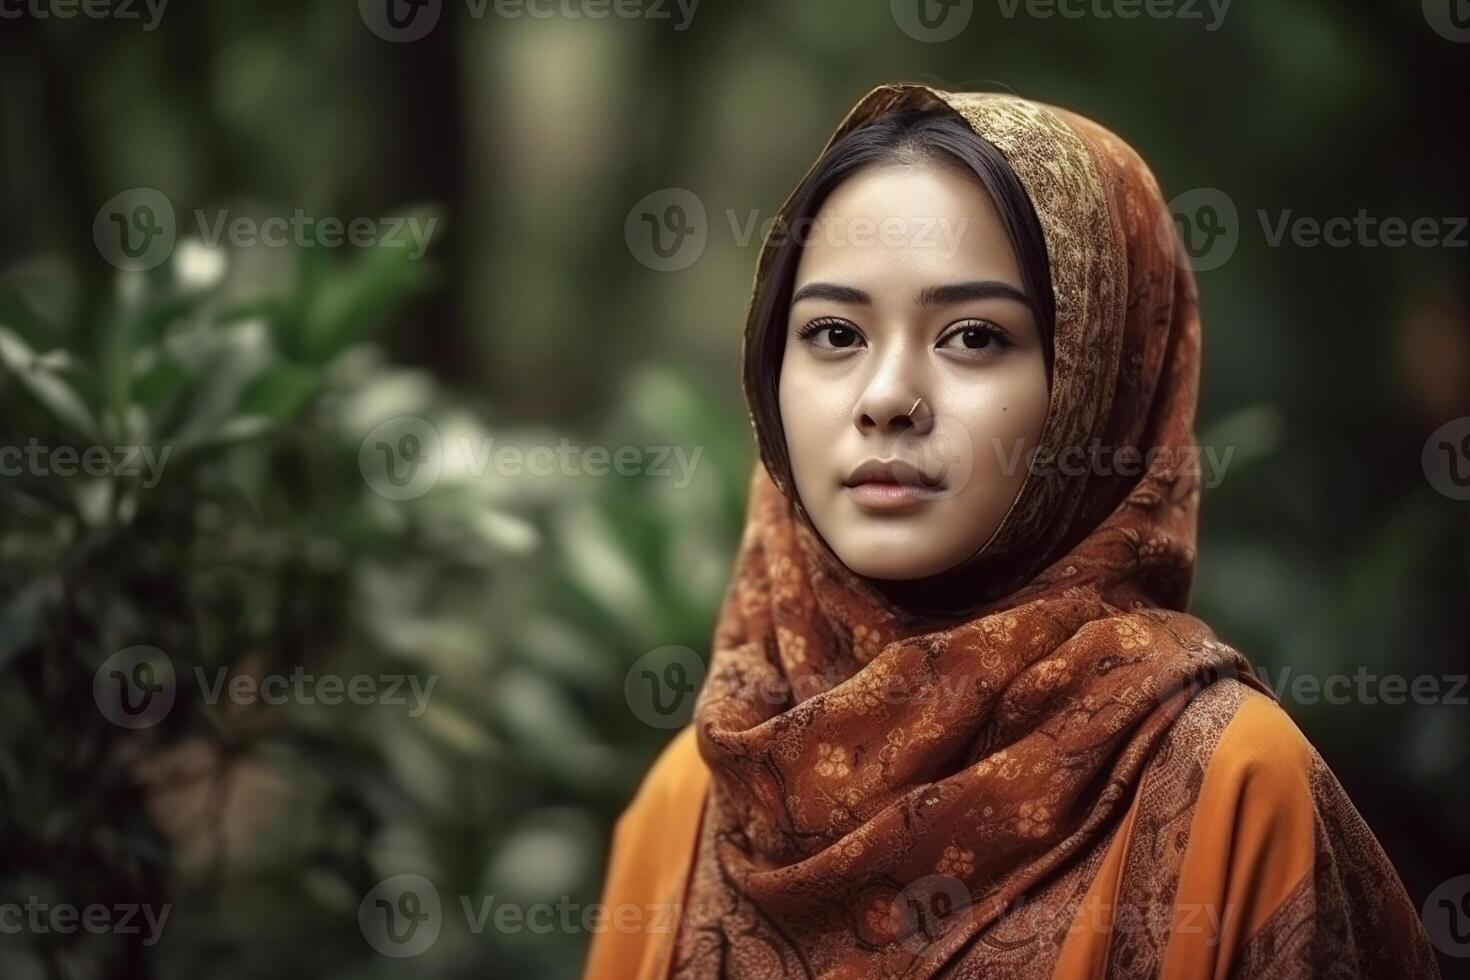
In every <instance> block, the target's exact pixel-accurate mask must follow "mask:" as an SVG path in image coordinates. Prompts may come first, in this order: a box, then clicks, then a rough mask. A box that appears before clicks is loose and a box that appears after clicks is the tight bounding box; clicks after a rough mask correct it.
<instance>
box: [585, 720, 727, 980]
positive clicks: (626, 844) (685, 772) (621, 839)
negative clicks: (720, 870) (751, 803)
mask: <svg viewBox="0 0 1470 980" xmlns="http://www.w3.org/2000/svg"><path fill="white" fill-rule="evenodd" d="M708 788H709V771H708V770H707V769H706V768H705V765H704V760H703V759H702V758H701V757H700V755H699V749H698V747H697V746H696V744H695V741H694V729H693V728H686V729H685V730H684V731H682V732H680V733H679V734H678V735H676V736H675V737H674V740H673V741H672V742H670V743H669V745H668V747H667V748H666V749H664V751H663V753H662V754H661V755H660V756H659V758H658V760H657V761H656V762H655V763H654V764H653V768H652V769H650V770H649V772H648V775H647V776H645V777H644V780H643V784H642V785H641V786H640V787H639V789H638V793H637V795H635V796H634V798H633V802H632V803H630V804H629V805H628V808H627V809H626V810H625V811H624V812H623V815H622V816H621V817H619V818H618V822H617V824H616V825H615V826H614V828H613V840H612V851H611V855H610V857H609V859H608V869H607V879H606V883H605V884H604V885H603V897H602V905H603V908H602V913H603V914H602V915H600V916H598V917H597V919H596V920H595V921H596V924H595V925H594V929H593V937H592V948H591V951H590V953H589V954H588V958H587V967H586V970H585V971H584V973H583V978H584V980H653V978H656V977H660V976H662V975H663V973H664V972H666V970H667V957H668V954H669V952H670V951H671V949H672V944H673V940H674V930H675V928H676V926H677V924H678V920H679V917H680V914H681V912H682V907H681V906H682V902H683V897H684V884H685V882H686V880H687V878H688V875H689V869H690V866H691V864H692V862H693V858H694V847H695V842H696V840H697V836H698V832H699V821H700V816H701V814H702V813H703V811H704V798H705V795H706V792H707V790H708Z"/></svg>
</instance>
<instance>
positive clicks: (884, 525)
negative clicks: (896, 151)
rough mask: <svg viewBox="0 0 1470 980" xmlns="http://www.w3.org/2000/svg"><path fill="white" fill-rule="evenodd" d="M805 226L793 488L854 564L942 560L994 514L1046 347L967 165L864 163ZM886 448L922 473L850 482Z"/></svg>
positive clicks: (1040, 408) (991, 525)
mask: <svg viewBox="0 0 1470 980" xmlns="http://www.w3.org/2000/svg"><path fill="white" fill-rule="evenodd" d="M936 218H937V220H938V221H939V222H940V225H939V226H938V228H937V229H936V228H935V226H934V225H933V224H932V221H933V220H934V219H936ZM885 222H886V223H885ZM885 228H887V229H891V230H897V231H896V233H893V234H884V233H881V230H882V229H885ZM864 229H867V230H868V233H867V234H864V233H863V230H864ZM873 229H878V230H879V233H873V231H872V230H873ZM803 241H804V244H803V248H802V255H801V260H800V262H799V264H798V267H797V272H796V279H795V283H794V287H793V293H792V298H793V302H792V305H791V310H790V313H789V315H788V320H787V326H786V346H785V352H784V355H783V361H782V366H781V378H780V410H781V418H782V426H783V429H784V431H785V434H786V443H787V447H788V450H789V452H790V456H791V467H792V475H793V477H794V479H795V482H796V490H797V493H798V494H799V495H800V497H801V501H802V503H803V505H804V506H805V507H806V510H807V513H808V514H809V515H810V517H811V519H812V522H813V524H814V525H815V526H816V528H817V531H818V532H819V533H820V534H821V535H822V537H823V539H824V540H826V542H827V543H828V545H829V546H830V547H831V548H832V549H833V551H834V552H835V553H836V554H837V556H838V557H839V558H840V559H841V560H842V561H843V562H844V563H845V564H846V565H847V566H848V567H849V568H851V569H853V570H854V571H855V572H857V573H858V574H860V575H864V576H867V577H869V578H874V579H885V580H905V579H916V578H923V577H926V576H929V575H936V574H939V573H941V572H944V571H947V570H949V569H951V568H953V567H955V566H956V565H958V564H960V563H962V562H964V561H965V560H966V559H968V558H969V557H970V556H971V555H973V554H974V553H975V552H976V551H978V550H979V549H980V548H981V547H982V546H983V545H984V544H985V543H986V542H987V541H989V540H990V537H991V535H992V534H994V532H995V530H996V528H997V527H998V526H999V525H1000V522H1001V519H1002V518H1003V517H1004V516H1005V514H1006V511H1007V510H1008V509H1009V508H1010V506H1011V504H1012V503H1013V502H1014V501H1015V499H1016V495H1017V493H1018V492H1019V491H1020V488H1021V483H1022V481H1023V480H1024V478H1025V476H1026V465H1025V459H1026V457H1025V455H1023V451H1024V452H1027V453H1029V452H1030V451H1031V450H1032V449H1033V448H1034V447H1035V446H1036V444H1037V439H1038V437H1039V436H1040V434H1041V428H1042V424H1043V422H1044V421H1045V419H1046V411H1047V401H1048V386H1047V379H1046V362H1045V355H1044V351H1043V348H1042V343H1041V337H1040V335H1039V331H1038V328H1037V318H1036V315H1035V313H1034V312H1033V307H1032V304H1031V302H1030V300H1029V299H1028V298H1027V296H1026V293H1025V288H1024V286H1023V285H1022V278H1021V272H1020V267H1019V265H1018V263H1017V261H1016V257H1015V253H1014V250H1013V248H1012V246H1011V242H1010V238H1009V236H1008V235H1007V234H1006V231H1005V227H1004V225H1003V224H1002V223H1001V220H1000V216H999V213H998V212H997V210H996V208H995V205H994V204H993V202H992V201H991V199H990V196H989V194H988V193H987V192H986V190H985V188H984V186H983V185H982V184H981V183H980V182H979V181H978V180H977V179H976V177H975V176H974V175H973V174H971V173H968V172H966V171H963V170H960V169H957V168H956V167H952V166H950V165H948V164H945V163H941V162H923V163H916V164H883V165H875V166H870V167H867V168H865V169H863V170H860V171H858V172H857V173H855V174H854V175H852V176H851V177H849V178H848V179H847V180H845V181H844V182H843V183H842V184H841V185H839V186H838V187H837V188H836V189H835V190H834V191H833V192H832V194H831V195H830V196H829V197H828V198H827V200H826V201H825V202H824V204H823V206H822V208H821V210H820V212H819V213H818V214H817V216H816V221H815V223H814V225H813V227H812V230H811V231H810V233H809V234H807V235H806V236H805V237H804V240H803ZM974 283H980V284H984V285H983V286H982V287H976V288H961V289H954V290H947V292H948V293H950V294H951V295H938V296H936V295H932V292H933V291H934V290H936V289H938V288H940V287H953V286H961V285H964V284H974ZM834 287H835V288H834ZM926 290H927V291H930V292H931V295H927V296H926V295H925V291H926ZM804 331H805V332H806V336H802V333H803V332H804ZM918 399H922V400H923V401H922V403H921V404H920V405H919V407H918V408H917V410H914V407H915V402H916V400H918ZM911 411H912V414H910V412H911ZM894 459H898V460H903V461H906V462H909V463H912V464H914V465H915V466H917V467H918V469H919V470H920V471H922V474H923V483H924V486H922V487H920V488H914V487H911V486H910V487H904V486H898V485H894V483H893V481H892V479H891V478H888V479H886V481H885V480H884V479H880V480H879V481H878V482H879V483H880V484H881V483H884V482H886V484H887V485H886V486H882V485H880V486H876V487H874V486H869V487H866V488H861V487H850V486H846V485H845V482H846V481H848V480H849V478H850V474H852V472H853V470H854V469H855V468H856V467H857V466H858V465H859V464H861V463H863V462H864V461H865V460H881V461H888V460H894Z"/></svg>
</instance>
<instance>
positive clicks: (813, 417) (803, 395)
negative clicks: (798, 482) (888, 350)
mask: <svg viewBox="0 0 1470 980" xmlns="http://www.w3.org/2000/svg"><path fill="white" fill-rule="evenodd" d="M809 360H810V359H809V358H803V357H802V356H800V354H798V355H797V356H795V357H792V358H789V359H788V360H787V362H786V365H785V366H784V367H783V368H782V371H781V383H780V387H779V396H780V397H779V403H780V409H781V424H782V428H783V429H784V430H785V433H786V446H787V449H788V451H789V452H790V454H791V467H792V469H793V470H794V471H795V472H796V473H797V474H798V475H799V474H801V473H802V472H810V471H813V470H815V469H816V468H818V467H822V466H825V464H826V463H828V462H829V461H830V460H831V450H832V449H833V446H834V443H833V440H834V439H835V438H837V437H838V436H839V435H840V434H841V433H842V432H843V430H844V429H846V428H847V427H848V426H850V425H851V424H852V423H851V419H852V405H853V402H852V399H853V397H854V396H853V393H852V392H851V391H850V390H849V388H850V387H851V384H850V382H848V381H846V380H845V379H843V378H840V377H833V376H831V374H830V372H824V371H822V370H821V369H820V366H814V365H812V364H810V363H807V362H808V361H809Z"/></svg>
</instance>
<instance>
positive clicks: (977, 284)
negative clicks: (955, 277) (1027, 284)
mask: <svg viewBox="0 0 1470 980" xmlns="http://www.w3.org/2000/svg"><path fill="white" fill-rule="evenodd" d="M804 299H825V300H831V301H833V302H835V303H850V304H852V305H855V306H871V305H872V303H873V297H872V296H870V295H868V294H867V293H866V292H864V291H863V290H861V289H858V288H856V287H854V286H842V285H839V284H837V283H833V282H809V283H807V284H806V285H805V286H802V287H801V288H800V289H798V290H797V291H796V293H795V294H794V295H793V296H792V297H791V303H792V305H793V306H794V305H795V304H797V303H799V302H801V301H802V300H804ZM977 299H1011V300H1015V301H1016V302H1018V303H1025V304H1026V305H1027V306H1033V304H1032V302H1031V297H1029V296H1027V295H1026V294H1025V293H1023V292H1021V290H1019V289H1017V288H1016V287H1015V286H1012V285H1011V284H1010V283H1006V282H1000V281H999V280H997V279H974V280H971V281H969V282H954V283H946V284H945V285H942V286H926V287H924V288H923V289H921V290H919V294H918V296H917V297H916V300H917V302H918V304H919V305H920V306H944V305H947V304H950V303H963V302H966V301H968V300H977ZM1033 308H1034V307H1033Z"/></svg>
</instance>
